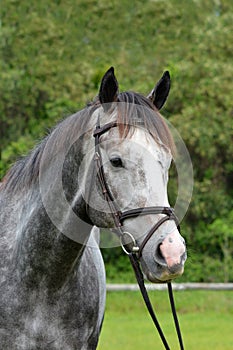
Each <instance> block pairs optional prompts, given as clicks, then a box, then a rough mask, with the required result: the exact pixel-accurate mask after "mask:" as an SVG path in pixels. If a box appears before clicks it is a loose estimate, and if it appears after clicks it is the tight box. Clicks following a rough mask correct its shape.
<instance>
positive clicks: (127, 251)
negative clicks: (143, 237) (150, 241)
mask: <svg viewBox="0 0 233 350" xmlns="http://www.w3.org/2000/svg"><path fill="white" fill-rule="evenodd" d="M125 236H128V237H129V238H130V240H131V242H130V241H129V242H125V243H124V242H123V240H125ZM125 241H126V240H125ZM120 242H121V247H122V249H123V251H124V252H125V253H126V254H127V255H130V254H132V253H138V252H139V246H138V245H137V243H136V240H135V238H134V236H133V235H132V234H131V233H129V232H123V234H122V235H121V236H120ZM129 244H133V246H132V249H131V250H127V249H126V247H125V246H126V245H129Z"/></svg>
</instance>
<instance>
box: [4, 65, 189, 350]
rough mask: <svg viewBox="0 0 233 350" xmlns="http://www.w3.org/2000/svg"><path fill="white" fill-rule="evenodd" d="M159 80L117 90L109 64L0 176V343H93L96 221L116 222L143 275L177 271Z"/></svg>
mask: <svg viewBox="0 0 233 350" xmlns="http://www.w3.org/2000/svg"><path fill="white" fill-rule="evenodd" d="M169 90H170V75H169V73H168V72H167V71H166V72H165V73H164V74H163V76H162V78H161V79H160V80H159V82H158V83H157V84H156V85H155V87H154V89H153V90H152V91H151V93H150V94H149V95H148V96H143V95H141V94H139V93H136V92H132V91H126V92H119V88H118V81H117V79H116V77H115V73H114V69H113V67H111V68H110V69H109V70H108V71H107V72H106V73H105V74H104V76H103V78H102V81H101V84H100V88H99V93H98V96H97V97H96V98H95V99H94V100H93V101H92V102H91V103H89V104H87V106H86V107H85V108H84V109H83V110H81V111H78V112H77V113H75V114H73V115H71V116H69V117H67V118H65V119H64V120H62V121H61V122H59V123H58V125H56V126H55V127H54V129H53V130H52V131H51V132H50V133H49V134H48V135H47V136H46V137H45V138H44V139H43V140H42V141H41V142H40V143H39V144H38V145H37V146H36V147H35V148H34V149H33V150H32V151H31V152H30V153H29V154H28V155H26V156H24V157H22V158H21V159H19V160H18V161H17V162H16V163H15V164H14V165H13V166H12V167H11V168H10V170H9V171H8V172H7V174H6V175H5V177H4V178H3V180H2V184H1V187H0V208H1V212H0V271H1V273H0V344H1V348H2V349H4V350H38V349H41V350H44V349H46V350H57V349H59V350H60V349H66V350H92V349H96V348H97V344H98V339H99V335H100V332H101V327H102V323H103V318H104V310H105V298H106V277H105V269H104V263H103V259H102V255H101V252H100V231H99V228H106V229H110V230H111V231H112V232H114V234H116V231H117V230H118V232H121V237H120V241H121V243H122V246H123V249H124V250H125V251H126V253H127V254H131V253H132V254H136V255H137V256H138V260H139V262H140V265H141V266H142V270H143V273H144V275H145V276H146V278H147V279H148V280H149V281H151V282H154V283H161V282H162V283H164V282H166V281H171V280H172V279H173V278H175V277H177V276H179V275H181V274H182V273H183V270H184V263H185V260H186V246H185V241H184V239H183V237H182V236H181V235H180V233H179V230H178V227H177V226H178V223H177V222H176V219H175V216H174V214H173V212H172V211H171V212H170V209H169V208H170V207H169V203H168V195H167V183H168V170H169V167H170V164H171V161H172V158H173V155H174V152H175V146H174V142H173V138H172V135H171V133H170V131H169V128H168V127H167V125H166V123H165V121H164V119H163V118H162V116H161V114H160V112H159V110H160V109H161V108H162V106H163V105H164V103H165V101H166V99H167V96H168V94H169ZM93 136H94V137H93ZM137 208H140V209H137ZM146 208H149V209H148V210H146ZM156 208H157V209H156ZM158 208H160V209H158ZM166 208H167V209H166ZM122 213H123V214H122ZM167 218H168V220H167ZM161 220H162V221H161ZM152 228H153V229H152ZM152 231H153V232H152ZM148 233H150V234H149V236H148Z"/></svg>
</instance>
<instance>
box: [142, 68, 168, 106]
mask: <svg viewBox="0 0 233 350" xmlns="http://www.w3.org/2000/svg"><path fill="white" fill-rule="evenodd" d="M170 86H171V79H170V74H169V72H168V71H166V72H164V73H163V76H162V78H161V79H160V80H159V81H158V83H157V84H156V85H155V87H154V89H153V90H152V91H151V93H150V94H149V95H148V96H147V97H148V98H149V99H150V100H151V101H152V102H153V104H154V105H155V107H157V108H158V109H161V108H162V107H163V105H164V103H165V102H166V99H167V97H168V94H169V91H170Z"/></svg>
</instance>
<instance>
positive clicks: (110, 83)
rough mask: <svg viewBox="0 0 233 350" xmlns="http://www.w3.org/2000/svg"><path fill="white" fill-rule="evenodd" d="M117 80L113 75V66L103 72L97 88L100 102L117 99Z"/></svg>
mask: <svg viewBox="0 0 233 350" xmlns="http://www.w3.org/2000/svg"><path fill="white" fill-rule="evenodd" d="M117 95H118V82H117V80H116V77H115V75H114V68H113V67H111V68H109V70H108V71H107V72H106V73H105V74H104V76H103V78H102V81H101V84H100V90H99V100H100V103H101V104H103V103H111V102H114V101H116V100H117Z"/></svg>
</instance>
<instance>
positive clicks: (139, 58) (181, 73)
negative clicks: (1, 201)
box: [0, 0, 233, 281]
mask: <svg viewBox="0 0 233 350" xmlns="http://www.w3.org/2000/svg"><path fill="white" fill-rule="evenodd" d="M0 11H1V13H0V16H1V20H0V52H1V55H0V69H1V79H0V96H1V98H0V131H1V135H0V136H1V143H0V151H1V158H0V171H1V177H2V176H3V175H4V173H5V172H6V171H7V169H8V168H9V167H10V165H11V164H12V163H13V162H14V161H15V159H16V158H17V157H18V156H19V155H22V154H25V153H27V152H28V150H29V149H30V148H32V146H33V144H34V143H35V142H37V141H38V140H39V139H41V138H42V137H43V135H44V134H45V133H46V132H47V129H48V128H50V127H52V126H53V125H54V124H55V123H56V122H57V121H58V120H59V119H61V118H63V117H64V116H66V115H68V114H70V113H72V112H74V111H76V110H78V109H81V108H82V107H83V106H84V105H85V103H86V102H87V101H89V100H91V99H92V98H93V97H94V96H95V95H96V93H97V91H98V85H99V82H100V79H101V76H102V75H103V73H104V72H105V70H106V69H108V68H109V66H111V65H113V66H115V68H116V75H117V77H118V80H119V83H120V88H121V90H125V89H133V90H135V91H139V92H142V93H144V94H146V93H147V92H149V91H150V90H151V89H152V87H153V86H154V83H155V82H156V81H157V80H158V78H159V77H160V75H161V74H162V72H163V70H165V69H168V70H169V71H170V73H171V77H172V90H171V94H170V98H169V100H168V102H167V104H166V106H165V108H164V110H163V114H164V116H165V117H166V118H168V119H169V120H170V122H171V123H172V124H173V125H174V126H175V127H176V128H177V130H179V132H180V134H181V136H182V138H183V139H184V141H185V143H186V145H187V147H188V149H189V152H190V155H191V158H192V162H193V167H194V176H195V186H194V193H193V199H192V203H191V206H190V210H189V213H188V215H187V216H186V218H185V220H184V222H183V225H182V226H183V234H184V236H185V238H186V240H187V244H188V249H189V252H190V257H189V261H188V263H187V268H186V271H187V272H186V274H185V276H184V277H183V279H186V280H192V281H193V280H196V281H199V280H200V281H230V280H231V281H233V273H232V271H233V262H232V255H233V247H232V241H233V226H232V224H233V222H232V207H233V162H232V154H233V123H232V117H233V105H232V101H233V80H232V76H233V65H232V56H233V55H232V53H233V52H232V45H231V43H232V32H233V3H232V1H231V0H206V1H202V0H189V1H186V0H168V1H165V0H144V1H137V2H130V1H126V0H123V1H116V0H112V1H110V0H100V1H94V0H85V1H84V0H76V1H74V0H66V1H60V0H56V1H55V0H54V1H50V2H48V1H46V0H41V1H39V2H37V1H34V0H33V1H31V2H28V1H26V0H21V1H18V0H9V1H4V2H3V3H2V6H1V10H0ZM171 187H172V186H171ZM119 254H120V253H119V251H118V250H116V251H115V253H114V252H113V250H111V249H110V250H108V251H107V250H105V251H104V255H105V258H106V260H107V265H108V267H109V266H110V270H111V264H112V265H114V268H115V269H116V267H117V261H118V260H119V270H118V271H120V270H124V263H122V258H119ZM122 264H123V265H122ZM112 271H113V270H112ZM111 275H112V274H111Z"/></svg>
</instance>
